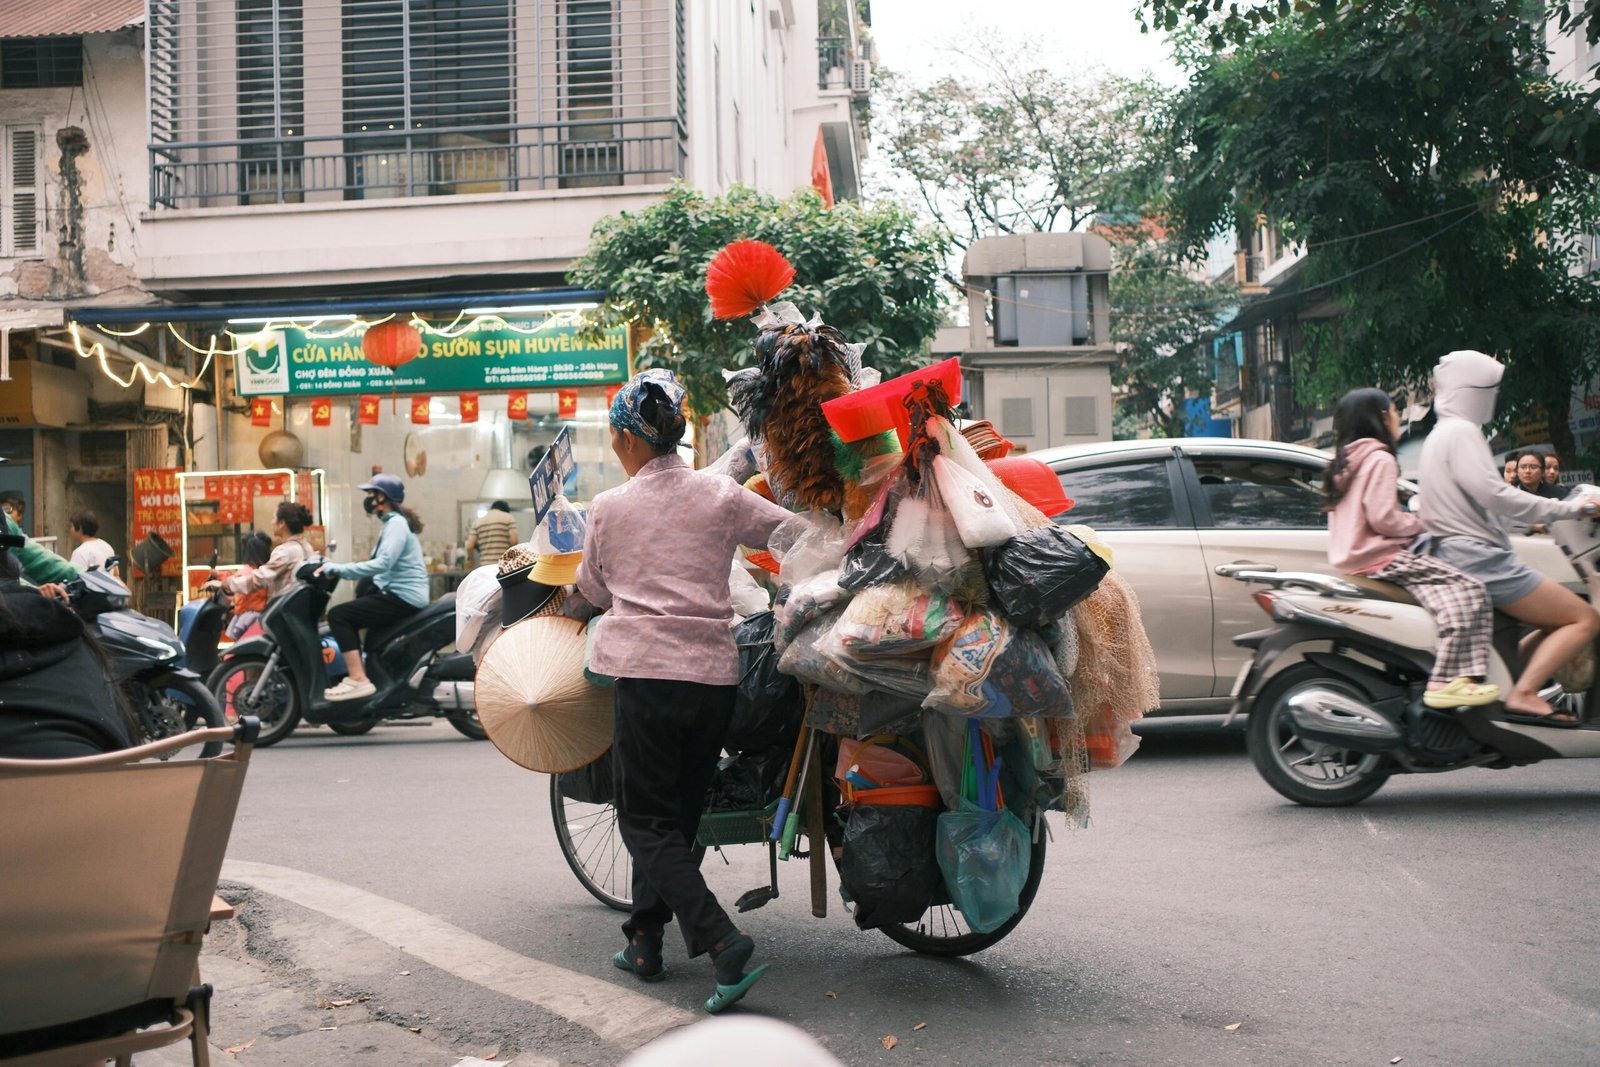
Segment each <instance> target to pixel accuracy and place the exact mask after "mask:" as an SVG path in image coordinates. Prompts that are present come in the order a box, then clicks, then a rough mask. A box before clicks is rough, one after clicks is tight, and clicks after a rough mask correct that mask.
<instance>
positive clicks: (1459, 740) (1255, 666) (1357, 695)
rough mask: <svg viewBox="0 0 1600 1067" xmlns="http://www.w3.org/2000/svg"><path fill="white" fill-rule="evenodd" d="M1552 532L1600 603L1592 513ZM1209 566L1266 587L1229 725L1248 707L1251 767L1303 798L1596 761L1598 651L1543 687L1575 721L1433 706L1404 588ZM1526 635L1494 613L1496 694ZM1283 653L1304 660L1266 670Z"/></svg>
mask: <svg viewBox="0 0 1600 1067" xmlns="http://www.w3.org/2000/svg"><path fill="white" fill-rule="evenodd" d="M1597 492H1600V490H1596V489H1595V488H1594V487H1592V486H1578V487H1577V488H1575V489H1574V490H1573V493H1574V494H1580V493H1587V494H1595V493H1597ZM1551 536H1552V537H1554V539H1555V541H1556V543H1557V544H1558V545H1559V546H1560V547H1561V549H1562V551H1563V552H1564V553H1565V554H1566V556H1567V558H1568V559H1569V561H1570V562H1571V564H1572V567H1573V570H1574V571H1576V573H1577V575H1578V577H1579V578H1580V579H1581V580H1582V581H1583V583H1584V586H1585V588H1586V589H1587V591H1588V596H1589V600H1590V602H1591V604H1595V603H1600V522H1597V521H1594V520H1590V519H1566V520H1562V521H1559V522H1556V523H1554V524H1552V527H1551ZM1216 572H1217V573H1218V574H1219V575H1221V576H1223V577H1225V578H1233V579H1236V580H1238V581H1241V582H1250V583H1254V584H1257V585H1261V586H1264V587H1265V588H1263V589H1262V590H1261V591H1260V592H1257V593H1256V594H1255V601H1256V603H1257V604H1258V605H1260V607H1261V609H1262V610H1263V611H1264V612H1266V613H1267V615H1268V616H1270V617H1271V619H1272V621H1273V626H1272V627H1270V628H1269V629H1265V630H1258V631H1255V632H1253V633H1247V634H1241V635H1239V636H1238V637H1235V638H1234V639H1233V643H1234V644H1236V645H1239V646H1241V647H1244V648H1249V649H1253V650H1254V651H1255V656H1254V658H1253V659H1252V660H1251V661H1250V662H1249V663H1248V664H1246V666H1245V668H1244V670H1243V671H1242V672H1241V673H1240V675H1239V679H1238V681H1237V682H1236V683H1235V686H1234V694H1233V695H1234V704H1233V707H1232V710H1231V711H1230V712H1229V716H1228V722H1230V723H1231V722H1232V721H1233V718H1234V716H1236V715H1238V714H1240V713H1241V712H1248V714H1249V726H1248V729H1247V731H1246V739H1247V746H1248V748H1249V752H1250V758H1251V760H1252V761H1253V762H1254V764H1255V767H1256V770H1257V771H1258V772H1259V773H1260V774H1261V776H1262V778H1264V779H1265V780H1266V782H1267V784H1268V785H1270V786H1272V788H1273V789H1275V790H1277V791H1278V792H1279V793H1280V794H1282V795H1283V796H1285V797H1287V798H1288V799H1290V800H1293V801H1295V802H1296V803H1298V804H1304V805H1307V806H1311V807H1338V806H1344V805H1349V804H1356V803H1359V802H1360V801H1362V800H1365V799H1366V798H1367V797H1369V796H1371V795H1372V794H1373V793H1375V792H1377V791H1378V789H1380V788H1381V787H1382V786H1383V784H1384V782H1386V781H1387V780H1388V779H1389V777H1390V776H1391V775H1394V774H1438V773H1441V772H1444V771H1453V770H1460V769H1462V768H1465V767H1491V768H1506V767H1520V766H1525V765H1527V764H1530V763H1538V762H1539V761H1541V760H1548V759H1582V758H1589V757H1600V671H1597V670H1596V661H1597V657H1596V653H1597V652H1600V649H1586V650H1585V652H1584V653H1583V654H1582V655H1580V656H1579V657H1577V659H1575V660H1574V662H1572V663H1569V664H1567V665H1566V666H1565V667H1563V669H1562V670H1561V671H1559V672H1557V675H1556V680H1554V681H1553V682H1552V683H1551V684H1550V685H1549V686H1547V687H1546V688H1545V689H1544V690H1543V691H1541V693H1540V695H1541V696H1542V697H1544V699H1546V700H1548V701H1549V702H1550V703H1551V704H1552V705H1553V706H1554V707H1555V708H1556V709H1557V710H1558V711H1562V712H1566V713H1567V714H1569V715H1571V716H1573V717H1574V718H1576V719H1577V720H1578V725H1577V726H1575V727H1574V726H1572V724H1570V723H1568V724H1566V725H1565V726H1557V725H1554V724H1539V723H1531V722H1528V721H1526V720H1525V719H1517V720H1516V721H1512V720H1511V719H1508V718H1507V716H1506V710H1505V706H1504V704H1502V703H1500V702H1495V703H1493V704H1489V705H1486V706H1484V707H1478V708H1467V707H1463V708H1455V709H1448V710H1436V709H1433V708H1429V707H1427V706H1426V705H1425V704H1423V702H1422V694H1423V691H1424V688H1425V686H1426V684H1427V680H1428V675H1429V673H1430V671H1431V670H1432V667H1433V659H1434V640H1435V628H1434V621H1433V616H1432V614H1431V613H1430V612H1429V611H1428V610H1427V609H1426V608H1424V607H1422V606H1421V605H1419V604H1418V603H1417V602H1416V600H1415V599H1413V598H1412V596H1411V594H1410V593H1408V592H1406V590H1405V589H1403V588H1401V587H1400V586H1398V585H1394V584H1391V583H1388V582H1381V581H1375V580H1373V579H1370V578H1361V577H1356V576H1352V575H1339V576H1332V575H1326V574H1317V573H1311V572H1280V571H1277V570H1275V569H1273V568H1272V567H1269V566H1268V567H1264V566H1261V565H1258V564H1242V563H1240V564H1224V565H1222V566H1219V567H1218V568H1217V569H1216ZM1526 633H1527V628H1526V627H1524V626H1523V625H1522V624H1520V623H1518V622H1517V621H1516V620H1514V619H1512V618H1511V617H1510V616H1508V615H1503V614H1500V613H1498V612H1497V613H1496V614H1495V623H1494V650H1493V653H1492V654H1491V656H1490V665H1489V675H1488V681H1489V682H1491V683H1493V684H1495V685H1497V686H1499V687H1500V691H1501V692H1502V693H1505V692H1509V691H1510V689H1511V687H1512V683H1513V681H1514V679H1515V677H1516V675H1517V673H1518V672H1520V670H1521V669H1522V663H1521V657H1520V655H1519V647H1518V646H1519V641H1520V640H1521V638H1522V637H1523V636H1524V635H1525V634H1526ZM1319 646H1325V647H1319ZM1291 651H1293V652H1297V653H1299V655H1300V662H1299V663H1293V664H1290V665H1288V666H1286V667H1284V668H1283V669H1281V670H1278V671H1273V667H1274V666H1275V665H1276V664H1277V662H1278V660H1279V659H1280V658H1282V657H1283V656H1284V655H1285V654H1286V653H1289V652H1291Z"/></svg>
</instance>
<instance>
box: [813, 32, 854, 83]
mask: <svg viewBox="0 0 1600 1067" xmlns="http://www.w3.org/2000/svg"><path fill="white" fill-rule="evenodd" d="M835 70H837V71H838V73H837V74H835V73H833V72H834V71H835ZM830 78H831V79H833V80H832V81H830ZM849 83H850V38H848V37H818V38H817V88H819V89H843V88H845V87H847V86H848V85H849Z"/></svg>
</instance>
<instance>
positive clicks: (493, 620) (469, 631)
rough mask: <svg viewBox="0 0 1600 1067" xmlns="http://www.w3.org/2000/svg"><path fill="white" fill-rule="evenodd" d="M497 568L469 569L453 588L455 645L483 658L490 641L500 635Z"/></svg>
mask: <svg viewBox="0 0 1600 1067" xmlns="http://www.w3.org/2000/svg"><path fill="white" fill-rule="evenodd" d="M495 575H496V567H495V565H494V564H492V563H491V564H488V565H486V566H483V567H478V568H476V569H475V570H473V571H471V572H470V573H469V574H468V575H467V576H466V577H465V578H463V579H461V585H460V586H459V587H458V588H457V589H456V648H457V649H458V650H460V651H462V652H468V653H471V655H472V662H473V663H481V662H482V661H483V654H484V652H486V651H488V648H489V643H490V642H491V641H493V640H494V639H495V638H496V637H498V636H499V635H500V626H499V622H500V582H499V580H498V579H497V578H496V576H495Z"/></svg>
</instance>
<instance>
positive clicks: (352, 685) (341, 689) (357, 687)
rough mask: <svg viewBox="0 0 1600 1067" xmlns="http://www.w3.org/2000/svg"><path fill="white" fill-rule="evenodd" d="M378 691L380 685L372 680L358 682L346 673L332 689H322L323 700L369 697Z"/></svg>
mask: <svg viewBox="0 0 1600 1067" xmlns="http://www.w3.org/2000/svg"><path fill="white" fill-rule="evenodd" d="M377 691H378V687H377V686H375V685H373V684H372V683H371V682H358V681H356V680H355V679H353V678H351V677H350V676H348V675H346V676H345V677H344V678H341V679H340V680H339V684H338V685H336V686H334V687H333V688H332V689H324V690H323V691H322V699H323V700H360V699H361V698H362V697H369V696H371V695H372V694H373V693H376V692H377Z"/></svg>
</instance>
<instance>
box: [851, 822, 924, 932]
mask: <svg viewBox="0 0 1600 1067" xmlns="http://www.w3.org/2000/svg"><path fill="white" fill-rule="evenodd" d="M938 826H939V813H938V812H937V811H936V810H934V809H933V808H923V807H917V806H916V805H912V804H856V805H855V806H854V807H853V808H851V809H850V819H849V821H848V822H846V823H845V828H844V855H843V857H842V858H841V859H840V860H839V881H840V882H841V883H843V885H844V889H845V891H846V892H847V893H848V894H849V895H850V899H851V900H852V901H854V902H855V920H856V925H857V926H859V927H860V928H861V929H863V930H872V929H876V928H877V927H880V926H893V925H895V924H896V923H911V922H916V921H917V920H918V919H920V918H921V917H922V914H923V912H925V911H927V910H928V908H929V907H930V906H931V905H932V904H933V902H934V899H935V897H936V895H937V894H938V893H939V892H940V891H941V889H942V888H943V885H944V877H943V875H941V874H940V873H939V860H938V858H937V856H936V855H935V853H934V842H935V839H936V836H937V833H938Z"/></svg>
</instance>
